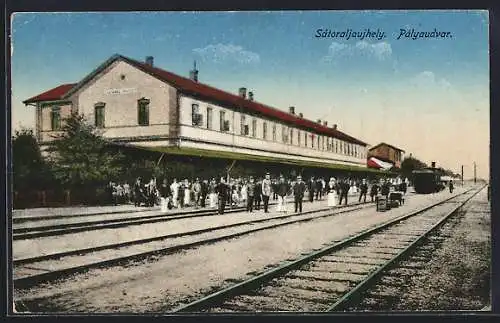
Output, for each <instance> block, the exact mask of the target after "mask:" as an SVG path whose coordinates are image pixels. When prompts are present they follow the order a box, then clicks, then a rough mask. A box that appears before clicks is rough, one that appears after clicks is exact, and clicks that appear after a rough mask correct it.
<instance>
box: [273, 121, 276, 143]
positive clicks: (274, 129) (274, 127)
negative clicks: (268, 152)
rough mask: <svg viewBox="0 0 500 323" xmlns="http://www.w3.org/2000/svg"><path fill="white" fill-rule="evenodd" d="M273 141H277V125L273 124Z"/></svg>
mask: <svg viewBox="0 0 500 323" xmlns="http://www.w3.org/2000/svg"><path fill="white" fill-rule="evenodd" d="M273 141H276V125H275V124H273Z"/></svg>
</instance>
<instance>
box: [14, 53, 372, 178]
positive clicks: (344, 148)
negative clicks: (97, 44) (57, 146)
mask: <svg viewBox="0 0 500 323" xmlns="http://www.w3.org/2000/svg"><path fill="white" fill-rule="evenodd" d="M235 90H236V91H235V92H236V93H230V92H227V91H225V90H221V89H217V88H215V87H212V86H209V85H206V84H203V83H201V82H199V81H198V70H197V69H196V66H194V68H193V70H191V71H190V72H189V77H183V76H180V75H176V74H174V73H171V72H169V71H166V70H164V69H161V68H158V67H156V66H155V65H154V60H153V57H151V56H149V57H147V58H146V60H145V61H138V60H134V59H131V58H128V57H125V56H122V55H113V56H112V57H110V58H109V59H108V60H106V61H105V62H104V63H103V64H101V65H100V66H98V67H97V68H96V69H95V70H93V71H92V72H90V73H89V74H88V75H87V76H85V77H84V78H83V79H82V80H80V81H79V82H78V83H71V84H62V85H59V86H57V87H55V88H52V89H50V90H47V91H45V92H43V93H41V94H38V95H36V96H34V97H32V98H29V99H27V100H25V101H23V103H24V104H25V105H27V106H32V107H34V108H35V110H36V136H37V139H38V141H39V143H40V145H41V146H42V147H44V146H45V147H46V146H47V145H49V144H50V142H51V141H52V140H54V139H53V138H52V135H54V134H57V133H59V132H60V129H61V126H62V122H64V118H65V117H67V116H69V115H70V114H71V112H72V111H74V112H79V113H81V114H84V115H85V116H86V118H87V120H88V121H89V122H90V123H92V124H94V125H95V126H96V127H97V128H100V130H101V131H102V134H103V137H104V138H106V139H107V140H108V141H109V142H111V143H112V144H116V145H120V146H122V147H127V149H132V150H134V151H142V152H145V151H148V152H150V153H154V154H159V155H162V156H169V157H171V158H175V156H178V157H179V158H191V159H190V160H192V161H195V160H199V161H207V160H214V159H218V160H219V161H220V160H222V161H223V162H234V161H235V160H237V161H241V162H254V163H257V164H254V166H255V165H257V166H259V165H260V168H262V166H263V164H262V163H265V165H271V164H272V165H275V167H276V168H277V169H284V168H283V167H285V168H286V167H289V168H291V169H292V168H293V169H295V170H297V171H298V172H303V170H304V169H305V168H314V169H316V170H318V169H322V170H325V171H339V172H346V171H347V172H352V173H365V174H376V173H378V172H379V171H378V170H375V169H372V168H368V167H367V158H368V157H369V151H368V144H367V143H365V142H363V141H361V140H359V139H357V138H355V137H353V136H351V135H348V134H347V133H345V132H343V131H340V130H339V129H337V126H336V125H335V124H332V125H330V126H329V125H328V123H327V121H321V120H317V121H312V120H309V119H307V118H305V117H304V116H303V114H302V113H296V112H297V111H296V110H295V107H288V108H286V109H277V108H274V107H271V106H269V105H266V104H263V103H260V102H258V101H257V100H255V98H254V93H252V92H248V93H247V89H246V88H244V87H240V88H238V87H235ZM306 108H307V107H305V108H304V109H306ZM379 146H380V145H379ZM379 148H380V147H379ZM167 158H168V157H167Z"/></svg>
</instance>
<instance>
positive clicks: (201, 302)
mask: <svg viewBox="0 0 500 323" xmlns="http://www.w3.org/2000/svg"><path fill="white" fill-rule="evenodd" d="M471 190H473V189H472V188H471V189H469V190H467V191H465V192H462V193H459V194H456V195H454V196H451V197H449V198H447V199H445V200H443V201H440V202H438V203H434V204H431V205H429V206H426V207H424V208H422V209H420V210H417V211H414V212H411V213H409V214H405V215H402V216H400V217H398V218H396V219H392V220H389V221H387V222H384V223H382V224H380V225H377V226H376V227H374V228H369V229H366V230H363V231H361V232H359V233H357V234H355V235H354V236H351V237H348V238H346V239H344V240H342V241H340V242H337V243H335V244H333V245H330V246H327V247H325V248H322V249H320V250H318V251H314V252H312V253H309V254H307V255H305V256H303V257H301V258H299V259H296V260H294V261H291V262H288V263H285V264H284V265H281V266H279V267H276V268H273V269H271V270H268V271H265V272H264V273H262V274H260V275H257V276H255V277H252V278H250V279H247V280H245V281H243V282H240V283H237V284H235V285H233V286H229V287H227V288H224V289H222V290H220V291H217V292H214V293H212V294H209V295H207V296H205V297H203V298H200V299H198V300H195V301H193V302H191V303H188V304H186V305H183V306H180V307H178V308H176V309H174V311H173V312H196V311H199V310H200V309H203V308H209V307H213V306H214V304H220V303H221V302H222V301H224V300H226V299H228V298H230V297H234V296H237V295H240V294H241V293H242V292H245V291H248V290H252V289H255V288H257V287H259V286H261V285H262V284H264V283H265V282H267V281H270V280H271V279H273V278H276V277H279V276H282V275H284V274H286V273H288V272H289V271H291V270H293V269H296V268H298V267H301V266H303V265H304V264H306V263H308V262H311V261H313V260H315V259H317V258H319V257H322V256H324V255H327V254H329V253H331V252H333V251H337V250H339V249H343V248H345V247H347V246H349V245H351V244H352V243H355V242H357V241H359V240H361V239H363V238H366V237H368V236H370V235H373V234H375V233H377V232H379V231H382V230H384V229H386V228H388V227H390V226H393V225H395V224H397V223H399V222H401V221H403V220H405V219H408V218H410V217H413V216H416V215H418V214H420V213H423V212H425V211H427V210H430V209H432V208H434V207H436V206H439V205H441V204H443V203H446V202H448V201H450V200H452V199H454V198H457V197H459V196H462V195H465V194H467V193H468V192H470V191H471Z"/></svg>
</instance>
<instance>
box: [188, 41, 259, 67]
mask: <svg viewBox="0 0 500 323" xmlns="http://www.w3.org/2000/svg"><path fill="white" fill-rule="evenodd" d="M193 52H194V53H195V54H197V55H199V56H200V57H201V58H202V59H203V60H207V61H212V62H215V63H220V62H223V61H230V62H238V63H246V64H250V63H259V62H260V56H259V54H257V53H254V52H251V51H248V50H245V49H243V47H241V46H236V45H232V44H227V45H226V44H220V43H219V44H215V45H213V44H210V45H207V46H205V47H203V48H195V49H193Z"/></svg>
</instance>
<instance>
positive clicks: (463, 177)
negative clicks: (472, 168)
mask: <svg viewBox="0 0 500 323" xmlns="http://www.w3.org/2000/svg"><path fill="white" fill-rule="evenodd" d="M462 186H464V165H462Z"/></svg>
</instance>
